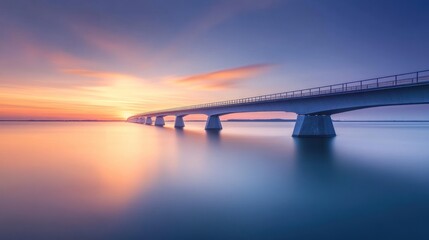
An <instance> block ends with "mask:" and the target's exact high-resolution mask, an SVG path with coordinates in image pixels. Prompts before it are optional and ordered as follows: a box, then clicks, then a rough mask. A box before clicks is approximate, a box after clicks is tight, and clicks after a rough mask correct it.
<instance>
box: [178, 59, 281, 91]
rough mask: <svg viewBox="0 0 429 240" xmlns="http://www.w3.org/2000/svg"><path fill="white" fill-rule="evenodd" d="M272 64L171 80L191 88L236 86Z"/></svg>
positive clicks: (212, 88)
mask: <svg viewBox="0 0 429 240" xmlns="http://www.w3.org/2000/svg"><path fill="white" fill-rule="evenodd" d="M273 66H274V65H273V64H253V65H247V66H242V67H237V68H230V69H224V70H219V71H214V72H208V73H201V74H196V75H191V76H186V77H182V78H178V79H174V80H173V82H174V83H177V84H181V85H187V86H191V87H193V88H199V89H206V90H216V89H227V88H232V87H234V86H236V85H237V84H238V83H239V82H241V81H243V80H245V79H247V78H251V77H254V76H256V75H258V74H261V73H262V72H264V71H267V70H268V69H270V68H271V67H273Z"/></svg>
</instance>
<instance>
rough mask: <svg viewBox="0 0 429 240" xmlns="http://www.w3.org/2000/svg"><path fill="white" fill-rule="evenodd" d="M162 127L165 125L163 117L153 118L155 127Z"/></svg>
mask: <svg viewBox="0 0 429 240" xmlns="http://www.w3.org/2000/svg"><path fill="white" fill-rule="evenodd" d="M164 125H165V121H164V117H163V116H157V117H156V118H155V126H158V127H162V126H164Z"/></svg>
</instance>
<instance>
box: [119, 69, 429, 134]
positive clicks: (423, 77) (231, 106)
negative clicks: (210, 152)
mask: <svg viewBox="0 0 429 240" xmlns="http://www.w3.org/2000/svg"><path fill="white" fill-rule="evenodd" d="M427 103H429V70H425V71H418V72H410V73H403V74H397V75H390V76H384V77H377V78H372V79H366V80H361V81H354V82H346V83H340V84H334V85H328V86H322V87H316V88H308V89H302V90H296V91H289V92H281V93H274V94H267V95H261V96H255V97H247V98H241V99H234V100H227V101H220V102H212V103H205V104H199V105H192V106H186V107H178V108H171V109H165V110H160V111H152V112H146V113H141V114H138V115H135V116H132V117H130V118H128V120H127V121H129V122H136V123H145V124H148V125H152V118H153V117H154V118H155V126H164V125H165V121H164V117H165V116H175V117H176V120H175V123H174V127H175V128H183V127H185V123H184V120H183V118H184V117H185V116H187V115H190V114H204V115H207V122H206V126H205V129H206V130H221V129H222V124H221V121H220V119H219V116H222V115H226V114H231V113H243V112H274V111H281V112H293V113H296V114H297V115H298V117H297V121H296V123H295V128H294V131H293V135H292V136H294V137H333V136H335V135H336V133H335V129H334V125H333V124H332V119H331V115H333V114H338V113H342V112H348V111H354V110H358V109H364V108H372V107H381V106H393V105H410V104H427Z"/></svg>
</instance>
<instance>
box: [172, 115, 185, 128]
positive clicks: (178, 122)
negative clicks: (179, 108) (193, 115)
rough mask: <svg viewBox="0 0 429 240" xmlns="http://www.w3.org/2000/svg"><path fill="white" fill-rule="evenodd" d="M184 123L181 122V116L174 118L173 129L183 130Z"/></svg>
mask: <svg viewBox="0 0 429 240" xmlns="http://www.w3.org/2000/svg"><path fill="white" fill-rule="evenodd" d="M184 127H185V122H184V121H183V116H176V121H174V128H184Z"/></svg>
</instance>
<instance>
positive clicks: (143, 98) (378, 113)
mask: <svg viewBox="0 0 429 240" xmlns="http://www.w3.org/2000/svg"><path fill="white" fill-rule="evenodd" d="M428 12H429V2H427V1H423V0H401V1H398V0H379V1H374V0H347V1H345V0H324V1H320V0H189V1H185V0H183V1H177V0H151V1H144V0H141V1H137V0H135V1H132V0H91V1H88V0H67V1H66V0H31V1H29V0H0V119H3V120H7V119H125V118H127V117H129V116H131V115H134V114H137V113H141V112H146V111H152V110H157V109H164V108H171V107H179V106H186V105H193V104H200V103H206V102H212V101H221V100H228V99H235V98H241V97H249V96H254V95H261V94H268V93H275V92H282V91H289V90H297V89H303V88H309V87H316V86H322V85H327V84H335V83H341V82H348V81H354V80H361V79H366V78H372V77H377V76H384V75H391V74H397V73H402V72H411V71H418V70H426V69H429V44H428V43H429V14H428ZM428 110H429V106H426V105H420V106H400V107H398V106H397V107H384V108H374V109H367V110H359V111H353V112H349V113H343V114H339V115H336V116H335V117H334V118H337V119H401V120H404V119H429V111H428ZM228 116H229V117H230V118H233V117H254V118H259V117H269V118H271V117H294V114H290V113H289V114H288V113H264V114H253V113H252V114H247V115H246V114H242V115H228Z"/></svg>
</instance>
